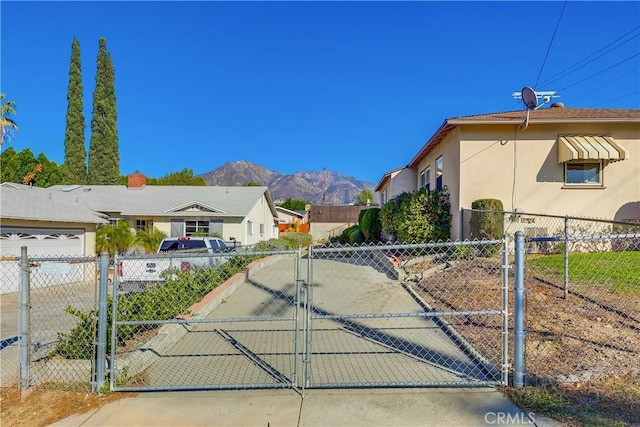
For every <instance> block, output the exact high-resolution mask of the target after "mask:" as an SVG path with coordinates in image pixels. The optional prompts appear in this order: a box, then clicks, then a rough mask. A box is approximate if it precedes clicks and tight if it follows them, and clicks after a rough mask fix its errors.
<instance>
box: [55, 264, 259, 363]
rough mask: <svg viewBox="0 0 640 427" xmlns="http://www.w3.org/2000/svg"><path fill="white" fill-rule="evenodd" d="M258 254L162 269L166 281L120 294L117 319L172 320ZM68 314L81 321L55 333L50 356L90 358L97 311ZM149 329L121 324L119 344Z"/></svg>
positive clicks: (109, 320)
mask: <svg viewBox="0 0 640 427" xmlns="http://www.w3.org/2000/svg"><path fill="white" fill-rule="evenodd" d="M258 258H259V257H258V256H251V255H239V256H234V257H231V258H230V259H229V260H228V262H225V263H223V264H220V265H219V266H217V267H214V268H209V267H201V268H196V269H194V270H193V271H192V272H191V273H189V274H183V273H180V272H179V271H178V270H177V269H176V270H173V271H166V272H165V282H164V283H162V284H159V285H158V286H156V287H148V288H147V289H145V291H144V292H141V293H134V294H131V295H129V296H126V297H125V296H122V297H120V298H119V299H118V308H117V309H118V314H117V316H118V320H122V321H146V320H168V319H174V318H175V317H176V316H177V315H179V314H188V313H189V307H191V306H192V305H193V304H194V303H196V302H198V301H200V300H202V298H203V297H204V296H205V295H206V294H207V293H209V292H210V291H212V290H213V289H215V288H216V287H217V286H219V285H221V284H222V283H224V282H225V281H226V280H227V279H228V278H230V277H231V276H233V275H234V274H235V273H238V272H240V271H244V270H245V269H246V267H247V265H249V263H251V262H252V261H254V260H256V259H258ZM112 307H113V301H112V299H111V297H109V298H108V305H107V343H110V342H111V334H112V330H111V325H112ZM66 311H67V312H68V313H71V314H73V315H74V316H76V317H78V318H79V319H80V321H79V322H78V323H77V324H76V325H75V327H74V328H73V329H72V330H71V331H70V332H69V333H68V334H65V333H59V334H58V343H57V344H56V346H55V348H54V351H53V352H52V353H51V354H50V355H49V357H53V356H54V355H56V354H59V355H61V356H63V357H66V358H69V359H91V358H92V354H93V348H94V344H93V343H94V340H95V324H96V323H97V321H96V319H97V316H96V312H95V311H89V312H84V311H81V310H78V309H75V308H73V307H68V308H67V310H66ZM147 330H149V325H145V324H142V325H121V326H119V327H118V337H117V338H118V344H123V343H124V342H125V341H126V340H128V339H130V338H131V337H133V336H134V335H135V334H137V333H138V332H144V331H147Z"/></svg>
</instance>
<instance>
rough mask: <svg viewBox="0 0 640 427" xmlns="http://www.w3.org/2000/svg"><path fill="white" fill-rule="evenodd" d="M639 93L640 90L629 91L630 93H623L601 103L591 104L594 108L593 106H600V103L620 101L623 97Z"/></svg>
mask: <svg viewBox="0 0 640 427" xmlns="http://www.w3.org/2000/svg"><path fill="white" fill-rule="evenodd" d="M639 93H640V90H637V91H635V92H631V93H628V94H626V95H622V96H619V97H617V98H613V99H609V100H607V101H604V102H600V103H598V104H595V105H592V106H591V108H593V107H598V106H600V105H604V104H608V103H610V102H613V101H618V100H620V99H623V98H628V97H630V96H633V95H637V94H639Z"/></svg>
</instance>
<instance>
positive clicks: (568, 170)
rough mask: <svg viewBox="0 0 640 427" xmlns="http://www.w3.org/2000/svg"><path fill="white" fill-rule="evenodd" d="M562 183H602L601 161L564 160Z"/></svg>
mask: <svg viewBox="0 0 640 427" xmlns="http://www.w3.org/2000/svg"><path fill="white" fill-rule="evenodd" d="M564 165H565V166H564V183H565V184H567V185H580V184H582V185H602V173H601V171H602V161H596V162H566V163H565V164H564Z"/></svg>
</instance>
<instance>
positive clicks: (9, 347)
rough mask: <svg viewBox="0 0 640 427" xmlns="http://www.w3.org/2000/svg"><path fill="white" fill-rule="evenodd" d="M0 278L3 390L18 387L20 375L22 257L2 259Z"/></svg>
mask: <svg viewBox="0 0 640 427" xmlns="http://www.w3.org/2000/svg"><path fill="white" fill-rule="evenodd" d="M0 278H2V280H0V339H1V340H2V341H1V344H0V346H1V347H2V348H0V384H1V385H2V387H3V388H5V387H6V388H17V384H18V379H19V375H20V365H19V361H20V342H19V335H18V333H19V330H18V315H19V313H18V303H19V294H18V289H20V258H19V257H16V256H13V255H5V256H2V257H1V258H0Z"/></svg>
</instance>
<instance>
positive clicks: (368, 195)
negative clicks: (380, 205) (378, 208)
mask: <svg viewBox="0 0 640 427" xmlns="http://www.w3.org/2000/svg"><path fill="white" fill-rule="evenodd" d="M356 201H357V204H359V205H370V204H372V203H375V201H376V197H375V196H374V195H373V192H372V191H371V190H369V189H366V188H365V189H364V190H362V191H361V192H360V194H358V197H357V199H356Z"/></svg>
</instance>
